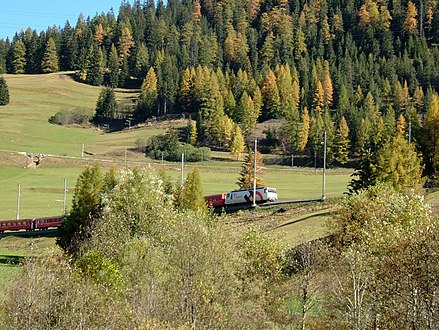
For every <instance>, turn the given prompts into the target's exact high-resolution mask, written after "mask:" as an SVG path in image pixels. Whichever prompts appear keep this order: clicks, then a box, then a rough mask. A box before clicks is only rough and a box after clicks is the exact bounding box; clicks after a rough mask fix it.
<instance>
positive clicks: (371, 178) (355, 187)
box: [348, 149, 377, 195]
mask: <svg viewBox="0 0 439 330" xmlns="http://www.w3.org/2000/svg"><path fill="white" fill-rule="evenodd" d="M376 171H377V170H376V154H375V153H373V152H372V151H371V150H370V149H367V150H365V151H363V153H362V154H361V158H360V162H359V163H358V166H357V168H356V169H355V172H354V173H353V174H352V175H351V177H352V180H351V182H349V185H348V191H349V194H350V195H352V194H353V193H356V192H358V191H360V190H362V189H366V188H368V187H371V186H374V185H376V183H377V173H376ZM355 177H358V178H355Z"/></svg>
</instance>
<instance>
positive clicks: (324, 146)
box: [322, 131, 326, 200]
mask: <svg viewBox="0 0 439 330" xmlns="http://www.w3.org/2000/svg"><path fill="white" fill-rule="evenodd" d="M325 193H326V131H325V133H324V141H323V183H322V200H325V199H326V196H325Z"/></svg>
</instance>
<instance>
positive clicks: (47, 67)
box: [41, 38, 59, 73]
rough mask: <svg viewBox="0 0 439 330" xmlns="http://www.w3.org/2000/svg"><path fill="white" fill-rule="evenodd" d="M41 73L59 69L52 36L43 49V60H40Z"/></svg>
mask: <svg viewBox="0 0 439 330" xmlns="http://www.w3.org/2000/svg"><path fill="white" fill-rule="evenodd" d="M41 69H42V71H43V73H52V72H58V71H59V65H58V53H57V51H56V45H55V41H54V40H53V38H49V40H47V44H46V49H45V51H44V55H43V60H42V62H41Z"/></svg>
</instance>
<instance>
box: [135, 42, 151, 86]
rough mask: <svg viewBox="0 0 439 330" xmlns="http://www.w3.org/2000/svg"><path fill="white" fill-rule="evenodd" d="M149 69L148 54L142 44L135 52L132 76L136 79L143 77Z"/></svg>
mask: <svg viewBox="0 0 439 330" xmlns="http://www.w3.org/2000/svg"><path fill="white" fill-rule="evenodd" d="M148 67H149V52H148V48H147V47H146V45H145V43H144V42H142V43H141V44H140V46H139V47H138V49H137V51H136V59H135V66H134V75H135V76H136V77H139V78H140V77H145V75H146V73H147V70H148Z"/></svg>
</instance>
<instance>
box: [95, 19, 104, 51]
mask: <svg viewBox="0 0 439 330" xmlns="http://www.w3.org/2000/svg"><path fill="white" fill-rule="evenodd" d="M94 39H95V41H96V42H97V43H98V45H99V46H101V45H102V43H103V42H104V27H103V26H102V24H101V23H99V24H98V26H97V28H96V32H95V35H94Z"/></svg>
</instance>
